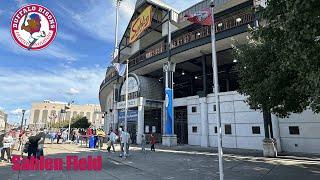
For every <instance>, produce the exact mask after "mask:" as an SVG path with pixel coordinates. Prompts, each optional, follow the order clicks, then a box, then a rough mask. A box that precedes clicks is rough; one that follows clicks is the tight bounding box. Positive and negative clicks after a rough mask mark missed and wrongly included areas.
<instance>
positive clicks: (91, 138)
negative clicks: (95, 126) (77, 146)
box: [89, 136, 95, 148]
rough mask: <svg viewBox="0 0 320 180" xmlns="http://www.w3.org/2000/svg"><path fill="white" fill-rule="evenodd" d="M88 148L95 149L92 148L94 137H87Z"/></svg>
mask: <svg viewBox="0 0 320 180" xmlns="http://www.w3.org/2000/svg"><path fill="white" fill-rule="evenodd" d="M89 148H95V147H94V136H90V137H89Z"/></svg>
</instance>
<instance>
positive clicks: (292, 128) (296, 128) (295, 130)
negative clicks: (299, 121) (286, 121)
mask: <svg viewBox="0 0 320 180" xmlns="http://www.w3.org/2000/svg"><path fill="white" fill-rule="evenodd" d="M289 133H290V134H293V135H299V134H300V131H299V126H289Z"/></svg>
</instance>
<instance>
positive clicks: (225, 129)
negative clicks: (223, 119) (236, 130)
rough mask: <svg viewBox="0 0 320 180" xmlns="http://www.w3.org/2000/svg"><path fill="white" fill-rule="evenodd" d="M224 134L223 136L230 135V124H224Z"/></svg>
mask: <svg viewBox="0 0 320 180" xmlns="http://www.w3.org/2000/svg"><path fill="white" fill-rule="evenodd" d="M224 133H225V134H232V132H231V124H225V125H224Z"/></svg>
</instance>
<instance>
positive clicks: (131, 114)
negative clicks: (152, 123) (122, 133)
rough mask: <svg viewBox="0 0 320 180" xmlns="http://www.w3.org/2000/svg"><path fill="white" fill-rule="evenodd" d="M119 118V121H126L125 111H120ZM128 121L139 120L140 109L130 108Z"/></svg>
mask: <svg viewBox="0 0 320 180" xmlns="http://www.w3.org/2000/svg"><path fill="white" fill-rule="evenodd" d="M118 120H119V122H120V123H121V122H123V123H124V121H125V112H124V111H119V112H118ZM127 121H128V122H138V110H128V114H127Z"/></svg>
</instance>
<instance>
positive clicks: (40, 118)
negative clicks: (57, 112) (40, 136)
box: [38, 109, 45, 128]
mask: <svg viewBox="0 0 320 180" xmlns="http://www.w3.org/2000/svg"><path fill="white" fill-rule="evenodd" d="M39 111H40V112H39V118H38V128H40V127H44V125H45V124H42V123H44V122H42V111H43V110H42V109H39Z"/></svg>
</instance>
